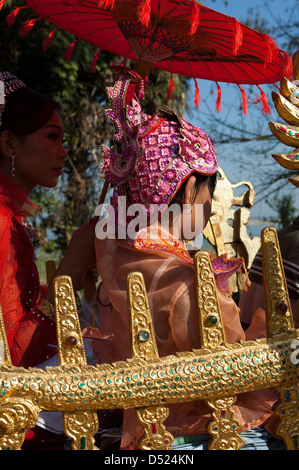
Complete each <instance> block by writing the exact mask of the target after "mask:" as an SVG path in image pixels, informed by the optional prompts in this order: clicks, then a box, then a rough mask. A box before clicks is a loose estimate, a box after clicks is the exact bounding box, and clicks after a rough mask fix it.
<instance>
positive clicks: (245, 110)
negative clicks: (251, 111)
mask: <svg viewBox="0 0 299 470" xmlns="http://www.w3.org/2000/svg"><path fill="white" fill-rule="evenodd" d="M238 87H239V88H240V91H241V94H242V107H243V112H244V114H247V112H248V101H247V96H246V93H245V91H244V89H243V88H242V87H241V86H240V85H238Z"/></svg>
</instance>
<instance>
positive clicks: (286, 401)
mask: <svg viewBox="0 0 299 470" xmlns="http://www.w3.org/2000/svg"><path fill="white" fill-rule="evenodd" d="M262 252H263V260H264V273H265V274H264V276H265V279H264V286H265V296H266V299H267V303H266V304H267V312H266V314H267V328H268V333H267V334H268V337H267V338H263V339H258V340H256V341H245V342H240V343H236V344H228V343H226V339H225V333H224V329H223V325H222V320H221V312H220V308H219V303H218V298H217V291H216V285H215V280H214V275H213V272H212V269H211V263H210V256H209V253H207V252H198V253H197V254H196V256H195V280H196V289H197V304H198V321H199V326H200V335H201V345H202V348H201V349H198V350H193V351H186V352H183V353H182V352H181V353H177V354H175V355H171V356H167V357H159V355H158V351H157V346H156V342H155V336H154V331H153V326H152V321H151V314H150V311H149V307H148V300H147V294H146V290H145V286H144V281H143V277H142V275H141V273H138V272H134V273H131V274H130V275H129V276H128V280H127V290H128V309H129V315H130V325H131V342H132V358H130V359H128V360H126V361H124V362H115V363H113V364H111V365H108V364H99V365H96V366H91V365H87V362H86V357H85V351H84V347H83V340H82V335H81V330H80V325H79V319H78V314H77V307H76V302H75V297H74V292H73V289H72V284H71V279H70V278H69V277H65V276H61V277H57V278H56V279H55V281H54V282H55V310H56V325H57V338H58V351H59V366H57V367H48V368H46V370H45V371H44V370H41V369H38V368H30V369H23V368H18V367H13V366H12V365H11V361H10V355H9V350H8V347H7V341H6V335H5V330H4V325H3V319H2V318H1V344H2V346H3V354H2V364H1V366H0V378H1V386H0V448H1V449H19V448H20V447H21V445H22V443H23V440H24V429H25V428H32V427H34V426H35V424H36V422H37V418H38V415H39V412H40V411H61V413H62V414H63V422H64V430H65V434H66V435H67V436H68V437H69V438H70V439H71V442H72V449H74V450H80V449H81V450H82V449H86V450H95V449H96V447H95V444H94V435H95V433H96V432H97V429H98V415H97V411H98V410H102V409H113V408H121V409H127V408H135V409H136V413H137V416H138V418H139V420H140V422H141V423H142V425H143V427H144V431H145V432H144V436H143V438H142V439H141V441H140V442H139V447H140V449H144V450H155V449H170V446H171V444H172V442H173V437H172V435H171V434H170V433H169V432H168V431H167V430H166V429H165V426H164V424H163V422H164V421H165V419H166V418H167V416H168V405H169V404H171V403H177V402H186V401H192V400H206V402H207V404H208V405H209V407H210V410H211V421H210V424H209V427H208V432H209V433H210V435H211V439H210V442H209V449H221V450H222V449H223V450H225V449H235V450H237V449H240V448H241V447H242V446H243V445H244V442H243V439H242V438H241V437H240V434H239V433H238V429H239V423H238V421H237V419H236V417H235V416H234V414H233V409H232V405H233V404H234V402H235V400H236V397H237V395H238V394H240V393H244V392H248V391H252V390H258V389H264V388H268V387H273V388H275V389H276V390H277V391H278V394H279V400H278V402H277V404H276V406H275V412H276V413H277V415H278V417H279V424H278V429H277V433H278V435H280V436H281V437H282V438H283V439H284V441H285V444H286V448H287V449H296V448H297V446H298V436H299V412H298V410H299V400H298V393H297V388H298V377H299V369H298V365H297V360H296V357H297V356H296V348H298V347H299V333H298V331H297V330H296V329H295V328H294V325H293V320H292V311H291V306H290V301H289V298H288V292H287V288H286V281H285V276H284V271H283V265H282V260H281V255H280V249H279V244H278V239H277V233H276V230H275V229H273V228H266V229H264V231H263V233H262Z"/></svg>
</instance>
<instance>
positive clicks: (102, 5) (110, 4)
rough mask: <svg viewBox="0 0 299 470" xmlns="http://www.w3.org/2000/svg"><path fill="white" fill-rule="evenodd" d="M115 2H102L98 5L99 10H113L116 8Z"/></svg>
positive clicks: (107, 0)
mask: <svg viewBox="0 0 299 470" xmlns="http://www.w3.org/2000/svg"><path fill="white" fill-rule="evenodd" d="M114 1H115V0H100V1H99V3H98V7H99V8H105V9H106V8H111V10H112V9H113V7H114Z"/></svg>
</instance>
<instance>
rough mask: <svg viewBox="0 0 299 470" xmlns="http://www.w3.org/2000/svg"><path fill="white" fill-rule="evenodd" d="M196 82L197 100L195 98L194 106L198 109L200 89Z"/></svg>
mask: <svg viewBox="0 0 299 470" xmlns="http://www.w3.org/2000/svg"><path fill="white" fill-rule="evenodd" d="M194 82H195V98H194V104H195V106H196V107H197V108H198V105H199V88H198V84H197V81H196V79H195V78H194Z"/></svg>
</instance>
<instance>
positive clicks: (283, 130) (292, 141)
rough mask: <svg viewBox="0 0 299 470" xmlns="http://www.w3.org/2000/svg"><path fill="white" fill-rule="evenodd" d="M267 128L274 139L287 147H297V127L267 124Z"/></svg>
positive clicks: (298, 133) (274, 123)
mask: <svg viewBox="0 0 299 470" xmlns="http://www.w3.org/2000/svg"><path fill="white" fill-rule="evenodd" d="M269 127H270V129H271V131H272V133H273V134H274V135H275V137H276V138H277V139H278V140H279V141H280V142H281V143H283V144H285V145H288V146H289V147H296V148H298V147H299V127H295V126H290V125H286V124H280V123H279V122H269Z"/></svg>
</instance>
